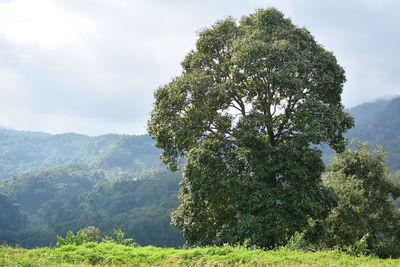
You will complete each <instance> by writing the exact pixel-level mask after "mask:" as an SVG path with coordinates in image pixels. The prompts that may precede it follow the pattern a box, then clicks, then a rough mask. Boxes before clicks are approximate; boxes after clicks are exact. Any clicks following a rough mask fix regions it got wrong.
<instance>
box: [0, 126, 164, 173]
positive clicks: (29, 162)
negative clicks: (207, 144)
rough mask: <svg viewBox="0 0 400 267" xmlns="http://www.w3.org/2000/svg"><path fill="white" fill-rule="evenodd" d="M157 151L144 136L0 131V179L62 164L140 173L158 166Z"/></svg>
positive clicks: (151, 141) (148, 138)
mask: <svg viewBox="0 0 400 267" xmlns="http://www.w3.org/2000/svg"><path fill="white" fill-rule="evenodd" d="M159 154H160V151H159V150H158V149H157V148H155V147H154V142H153V140H152V139H151V138H150V137H149V136H148V135H140V136H131V135H115V134H109V135H102V136H96V137H90V136H86V135H80V134H74V133H66V134H57V135H50V134H45V133H36V132H26V131H15V130H7V129H3V128H0V179H4V178H8V177H12V176H14V175H18V174H21V173H25V172H27V171H34V170H40V169H42V168H45V167H53V166H58V165H63V164H66V163H84V164H87V165H89V166H92V167H94V168H101V169H113V168H120V169H122V170H129V171H140V170H146V169H155V168H158V167H160V166H161V163H160V160H159Z"/></svg>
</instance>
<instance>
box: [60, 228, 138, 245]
mask: <svg viewBox="0 0 400 267" xmlns="http://www.w3.org/2000/svg"><path fill="white" fill-rule="evenodd" d="M113 232H114V235H115V238H113V237H110V236H107V235H106V236H105V237H104V238H103V239H102V240H101V241H102V242H109V243H115V244H121V245H124V246H131V247H137V246H138V243H136V242H134V240H133V238H126V239H125V233H124V232H122V230H121V229H114V231H113ZM99 239H100V230H99V228H97V227H94V226H89V227H86V228H84V229H81V230H79V231H78V232H77V233H76V235H75V234H74V233H73V232H72V231H68V232H67V235H66V237H65V238H62V237H61V236H59V235H57V246H59V247H61V246H65V245H78V246H79V245H82V244H85V243H88V242H98V240H99Z"/></svg>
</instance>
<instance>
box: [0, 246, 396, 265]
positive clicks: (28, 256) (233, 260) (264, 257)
mask: <svg viewBox="0 0 400 267" xmlns="http://www.w3.org/2000/svg"><path fill="white" fill-rule="evenodd" d="M72 264H73V265H74V266H93V265H94V266H371V267H372V266H374V267H378V266H399V265H400V260H398V259H397V260H394V259H386V260H382V259H378V258H374V257H365V256H363V257H354V256H350V255H348V254H345V253H342V252H339V251H335V250H333V251H319V252H298V251H290V250H286V249H280V250H269V251H263V250H259V249H247V248H245V247H231V246H222V247H204V248H192V249H174V248H157V247H152V246H147V247H127V246H124V245H119V244H115V243H94V242H89V243H86V244H84V245H80V246H78V245H65V246H62V247H58V248H37V249H31V250H26V249H22V248H11V247H0V266H71V265H72Z"/></svg>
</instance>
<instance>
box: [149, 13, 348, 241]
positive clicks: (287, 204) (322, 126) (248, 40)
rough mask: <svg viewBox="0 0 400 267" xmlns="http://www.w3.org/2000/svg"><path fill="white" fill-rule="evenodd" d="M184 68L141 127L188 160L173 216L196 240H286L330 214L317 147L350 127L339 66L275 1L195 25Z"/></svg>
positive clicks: (170, 158)
mask: <svg viewBox="0 0 400 267" xmlns="http://www.w3.org/2000/svg"><path fill="white" fill-rule="evenodd" d="M182 67H183V71H182V74H181V75H180V76H178V77H176V78H174V79H173V80H172V81H171V82H170V83H168V84H166V85H164V86H162V87H160V88H159V89H158V90H156V92H155V94H154V96H155V103H154V108H153V111H152V114H151V119H150V120H149V122H148V131H149V133H150V135H151V136H152V137H153V138H154V139H155V141H156V146H158V147H160V148H162V149H163V154H162V160H163V161H164V162H165V163H166V164H168V166H169V167H170V168H171V169H172V170H175V169H177V167H178V166H179V160H180V159H182V158H184V159H186V162H187V164H186V166H185V170H184V180H183V182H182V184H181V195H180V197H181V200H182V204H181V206H180V207H179V208H178V209H177V211H176V212H175V213H174V215H173V224H174V225H175V226H177V227H178V228H179V229H181V230H182V232H183V234H184V236H185V238H186V239H187V240H188V241H189V242H191V243H196V242H201V243H204V244H210V243H214V244H215V243H221V242H241V241H243V240H244V239H250V240H251V241H252V242H253V243H255V244H258V245H262V246H271V245H277V244H281V243H282V242H284V241H285V240H286V239H287V238H288V236H290V235H291V234H293V232H294V231H296V230H299V229H302V228H303V227H304V226H305V225H307V223H308V221H309V220H310V219H317V218H320V217H323V216H325V215H326V211H327V210H328V208H327V206H329V205H330V204H329V203H330V201H329V200H328V198H329V197H328V195H329V194H328V193H327V192H326V190H325V189H324V188H323V186H322V185H321V179H320V174H321V172H322V171H323V163H322V161H321V154H320V152H319V151H318V150H316V149H313V148H311V146H312V144H320V143H323V142H326V143H328V144H329V145H330V146H331V147H332V148H334V149H335V150H337V151H342V150H343V149H344V147H345V142H344V139H343V137H342V134H343V133H344V132H345V131H346V130H347V129H349V128H350V127H351V126H352V125H353V120H352V118H351V117H350V116H349V115H348V114H346V113H345V112H343V105H342V104H341V96H340V94H341V92H342V86H343V83H344V82H345V75H344V70H343V68H342V67H340V66H339V65H338V63H337V61H336V58H335V56H334V55H333V54H332V53H331V52H329V51H327V50H325V49H324V48H323V47H322V46H321V45H319V44H318V43H317V42H316V41H315V40H314V38H313V36H312V35H311V34H310V33H309V32H308V31H307V30H306V29H304V28H299V27H296V26H295V25H293V23H292V22H291V21H290V20H289V19H287V18H284V16H283V14H282V13H281V12H279V11H278V10H276V9H261V10H258V11H257V12H256V13H254V14H251V15H249V16H245V17H243V18H242V19H241V20H240V22H239V23H237V22H236V21H235V20H234V19H232V18H228V19H225V20H221V21H218V22H217V23H215V24H214V25H213V26H212V27H210V28H208V29H205V30H203V31H202V32H200V34H199V38H198V40H197V43H196V49H194V50H193V51H191V52H189V53H188V55H187V56H186V58H185V60H184V61H183V63H182Z"/></svg>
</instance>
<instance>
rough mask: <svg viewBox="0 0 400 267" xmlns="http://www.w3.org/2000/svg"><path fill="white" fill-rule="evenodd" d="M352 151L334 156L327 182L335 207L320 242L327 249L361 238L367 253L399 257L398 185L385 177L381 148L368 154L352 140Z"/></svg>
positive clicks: (362, 144)
mask: <svg viewBox="0 0 400 267" xmlns="http://www.w3.org/2000/svg"><path fill="white" fill-rule="evenodd" d="M353 145H354V147H355V148H356V150H346V151H345V152H343V153H341V154H338V155H335V156H334V158H333V162H332V163H331V165H329V166H328V172H327V174H326V175H327V182H328V184H329V186H330V187H331V188H332V189H333V192H334V194H335V196H336V199H337V202H338V205H337V207H335V208H334V209H332V211H331V212H330V215H329V217H328V218H327V220H326V227H327V234H326V236H325V238H324V242H326V243H327V244H328V246H330V247H334V246H340V247H344V246H346V245H351V244H353V243H355V242H356V241H357V240H359V239H361V238H362V237H363V236H368V238H366V241H367V244H368V248H369V249H370V252H372V253H375V254H376V255H379V256H381V257H399V256H400V248H399V245H398V244H399V243H400V211H399V210H398V209H396V208H395V205H394V199H396V198H398V197H399V196H400V184H399V182H397V181H396V180H395V179H394V178H393V177H390V176H389V173H388V169H387V164H386V161H385V159H386V154H385V153H384V152H383V150H382V148H380V149H376V150H373V151H370V147H369V146H368V144H366V143H360V142H359V141H355V142H354V143H353Z"/></svg>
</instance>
